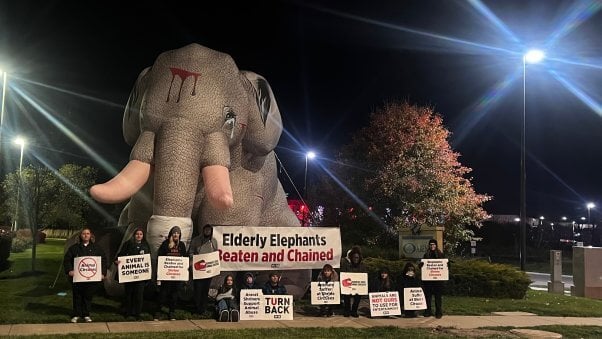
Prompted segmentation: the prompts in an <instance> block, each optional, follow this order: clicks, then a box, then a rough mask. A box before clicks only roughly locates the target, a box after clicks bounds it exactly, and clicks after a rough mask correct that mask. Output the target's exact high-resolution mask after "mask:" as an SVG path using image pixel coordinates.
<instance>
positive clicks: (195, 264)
mask: <svg viewBox="0 0 602 339" xmlns="http://www.w3.org/2000/svg"><path fill="white" fill-rule="evenodd" d="M220 273H221V269H220V263H219V252H218V251H214V252H211V253H204V254H195V255H193V256H192V279H207V278H211V277H215V276H216V275H219V274H220Z"/></svg>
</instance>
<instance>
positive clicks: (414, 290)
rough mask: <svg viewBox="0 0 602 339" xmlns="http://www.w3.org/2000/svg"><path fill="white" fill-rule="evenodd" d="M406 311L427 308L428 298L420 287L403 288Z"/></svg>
mask: <svg viewBox="0 0 602 339" xmlns="http://www.w3.org/2000/svg"><path fill="white" fill-rule="evenodd" d="M403 309H404V311H413V310H426V298H425V297H424V292H423V291H422V288H420V287H408V288H404V289H403Z"/></svg>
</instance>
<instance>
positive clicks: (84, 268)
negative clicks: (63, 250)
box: [73, 256, 102, 283]
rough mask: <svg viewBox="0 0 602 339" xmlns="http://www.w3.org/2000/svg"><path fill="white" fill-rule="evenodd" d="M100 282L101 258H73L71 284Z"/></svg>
mask: <svg viewBox="0 0 602 339" xmlns="http://www.w3.org/2000/svg"><path fill="white" fill-rule="evenodd" d="M101 280H102V268H101V258H100V257H97V256H90V257H75V258H73V282H75V283H79V282H94V281H101Z"/></svg>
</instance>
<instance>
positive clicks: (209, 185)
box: [203, 165, 234, 209]
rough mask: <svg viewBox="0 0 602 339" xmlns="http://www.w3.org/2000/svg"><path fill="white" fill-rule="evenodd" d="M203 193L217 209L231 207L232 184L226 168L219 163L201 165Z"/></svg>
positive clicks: (232, 202)
mask: <svg viewBox="0 0 602 339" xmlns="http://www.w3.org/2000/svg"><path fill="white" fill-rule="evenodd" d="M203 182H204V184H205V194H206V196H207V199H209V202H210V203H211V205H212V206H213V207H215V208H217V209H226V208H230V207H232V205H233V204H234V199H233V198H232V186H231V185H230V174H229V172H228V168H226V167H224V166H220V165H213V166H205V167H203Z"/></svg>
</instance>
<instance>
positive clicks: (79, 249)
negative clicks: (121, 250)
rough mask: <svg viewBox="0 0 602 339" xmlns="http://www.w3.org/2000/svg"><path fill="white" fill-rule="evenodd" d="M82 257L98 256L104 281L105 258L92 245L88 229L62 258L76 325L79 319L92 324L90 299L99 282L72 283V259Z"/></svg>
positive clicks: (92, 236)
mask: <svg viewBox="0 0 602 339" xmlns="http://www.w3.org/2000/svg"><path fill="white" fill-rule="evenodd" d="M84 256H98V257H100V258H101V262H100V269H101V272H102V279H104V277H105V276H106V275H107V258H106V256H105V254H104V252H103V250H102V248H100V246H98V245H96V244H95V243H94V234H93V233H92V230H91V229H90V228H88V227H84V228H83V229H82V230H81V231H80V233H79V237H78V241H77V243H75V244H73V245H71V246H70V247H69V249H68V250H67V252H66V253H65V256H64V258H63V267H64V268H65V274H67V277H68V279H69V282H71V291H72V294H73V314H72V318H71V322H72V323H76V322H78V321H79V320H80V319H83V320H84V321H85V322H87V323H91V322H92V318H90V310H91V308H92V297H93V296H94V294H95V293H96V290H97V288H98V287H99V285H100V283H99V282H77V283H76V282H73V276H74V275H75V271H74V269H75V268H74V259H75V258H77V257H84Z"/></svg>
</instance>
